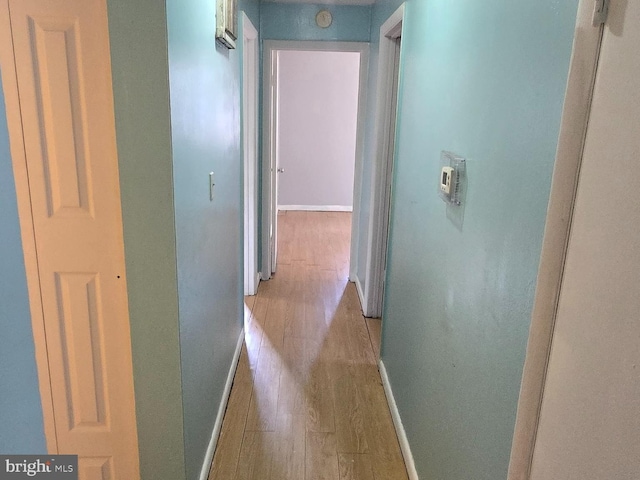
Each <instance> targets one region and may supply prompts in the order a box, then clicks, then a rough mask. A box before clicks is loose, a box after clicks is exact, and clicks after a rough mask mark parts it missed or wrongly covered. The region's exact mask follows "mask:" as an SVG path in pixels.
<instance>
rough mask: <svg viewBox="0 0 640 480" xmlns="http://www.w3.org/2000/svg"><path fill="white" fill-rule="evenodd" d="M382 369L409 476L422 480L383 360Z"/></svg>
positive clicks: (410, 478)
mask: <svg viewBox="0 0 640 480" xmlns="http://www.w3.org/2000/svg"><path fill="white" fill-rule="evenodd" d="M378 366H379V368H380V377H381V378H382V385H383V386H384V393H385V395H386V396H387V403H388V404H389V410H390V411H391V418H393V425H394V426H395V428H396V435H397V436H398V442H400V450H401V451H402V456H403V457H404V463H405V465H406V466H407V474H408V475H409V480H420V479H419V477H418V472H417V471H416V465H415V463H414V461H413V454H412V453H411V447H410V446H409V440H408V439H407V433H406V432H405V430H404V426H403V425H402V419H401V418H400V412H398V406H397V405H396V400H395V398H393V392H392V391H391V384H390V383H389V377H388V376H387V369H386V368H385V366H384V363H383V362H382V359H381V360H380V361H379V362H378Z"/></svg>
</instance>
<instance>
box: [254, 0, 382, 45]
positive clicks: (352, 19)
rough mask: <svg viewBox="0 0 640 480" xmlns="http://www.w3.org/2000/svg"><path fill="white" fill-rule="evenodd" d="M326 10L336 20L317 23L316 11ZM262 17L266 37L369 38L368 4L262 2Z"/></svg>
mask: <svg viewBox="0 0 640 480" xmlns="http://www.w3.org/2000/svg"><path fill="white" fill-rule="evenodd" d="M324 9H327V10H329V11H330V12H331V14H332V15H333V23H332V24H331V26H329V27H328V28H320V27H318V26H317V25H316V13H318V11H319V10H324ZM260 16H261V20H260V22H261V26H260V38H261V39H263V40H336V41H341V42H368V41H369V28H370V26H371V21H370V16H371V7H369V6H354V5H322V4H295V3H270V2H267V3H263V4H262V5H261V8H260Z"/></svg>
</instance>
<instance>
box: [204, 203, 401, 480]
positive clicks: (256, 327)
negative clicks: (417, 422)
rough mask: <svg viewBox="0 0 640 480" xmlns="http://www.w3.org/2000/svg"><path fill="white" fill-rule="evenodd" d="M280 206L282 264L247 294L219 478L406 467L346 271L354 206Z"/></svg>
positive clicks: (336, 475)
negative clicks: (322, 209) (321, 209)
mask: <svg viewBox="0 0 640 480" xmlns="http://www.w3.org/2000/svg"><path fill="white" fill-rule="evenodd" d="M278 217H279V228H278V233H279V239H278V241H279V247H280V249H279V257H278V264H277V273H276V274H275V275H274V277H273V279H272V280H270V281H268V282H262V283H261V284H260V288H259V291H258V294H257V295H256V296H255V297H247V299H246V307H245V313H246V315H245V346H244V348H243V350H242V354H241V357H240V362H239V365H238V370H237V372H236V376H235V380H234V384H233V388H232V391H231V397H230V400H229V406H228V407H227V412H226V414H225V418H224V422H223V426H222V433H221V436H220V439H219V442H218V446H217V449H216V453H215V457H214V461H213V465H212V469H211V472H210V475H209V479H210V480H214V479H215V480H227V479H229V480H232V479H243V480H244V479H247V480H248V479H255V480H269V479H271V480H287V479H290V480H311V479H314V480H315V479H327V480H334V479H335V480H346V479H349V480H360V479H361V480H370V479H378V480H395V479H403V480H406V479H407V474H406V469H405V466H404V462H403V459H402V455H401V453H400V448H399V445H398V441H397V438H396V435H395V431H394V428H393V423H392V420H391V415H390V413H389V409H388V407H387V403H386V399H385V396H384V391H383V387H382V384H381V381H380V375H379V373H378V370H377V367H376V356H377V352H378V345H379V339H380V321H379V320H368V319H365V318H364V317H363V316H362V312H361V309H360V304H359V301H358V297H357V293H356V290H355V287H354V285H353V284H352V283H349V282H348V281H347V276H348V268H349V235H350V222H351V214H349V213H318V212H287V213H285V214H281V215H279V216H278Z"/></svg>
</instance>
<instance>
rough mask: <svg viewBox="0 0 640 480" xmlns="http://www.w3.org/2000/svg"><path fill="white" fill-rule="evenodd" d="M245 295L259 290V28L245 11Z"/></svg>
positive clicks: (243, 122)
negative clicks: (257, 28)
mask: <svg viewBox="0 0 640 480" xmlns="http://www.w3.org/2000/svg"><path fill="white" fill-rule="evenodd" d="M241 21H242V147H243V159H244V163H243V166H244V168H243V172H244V174H243V176H244V195H243V197H244V294H245V295H255V294H256V292H257V290H258V282H259V281H260V278H259V277H258V221H257V220H258V219H257V213H258V68H259V67H258V60H259V51H260V49H259V48H258V31H257V30H256V28H255V27H254V26H253V24H252V23H251V20H249V17H247V15H246V14H245V13H244V12H242V18H241Z"/></svg>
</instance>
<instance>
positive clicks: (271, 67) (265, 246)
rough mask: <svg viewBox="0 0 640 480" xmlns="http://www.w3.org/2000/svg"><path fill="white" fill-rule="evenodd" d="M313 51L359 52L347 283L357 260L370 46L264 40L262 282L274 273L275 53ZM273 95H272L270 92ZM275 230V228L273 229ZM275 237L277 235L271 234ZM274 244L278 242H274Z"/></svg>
mask: <svg viewBox="0 0 640 480" xmlns="http://www.w3.org/2000/svg"><path fill="white" fill-rule="evenodd" d="M282 50H296V51H314V52H318V51H320V52H357V53H360V82H359V87H358V123H357V126H356V152H355V157H356V158H355V171H354V185H353V190H354V191H353V213H352V217H351V218H352V221H351V245H350V252H351V254H350V265H349V280H351V281H355V269H356V259H357V251H358V250H357V249H358V245H357V241H358V222H357V221H356V220H357V219H358V217H359V214H360V191H361V189H362V163H363V152H364V128H365V109H366V103H367V101H366V100H367V99H366V95H367V79H368V71H369V44H368V43H364V42H324V41H307V40H301V41H288V40H265V41H264V46H263V76H262V85H263V90H262V91H263V115H262V244H261V253H262V273H261V276H262V279H263V280H269V278H271V274H272V273H273V272H275V265H274V264H273V263H274V262H273V255H272V252H273V248H275V247H276V245H274V244H272V243H273V242H272V240H271V235H270V232H271V226H272V225H275V224H276V222H277V218H276V216H277V213H278V212H277V209H278V206H277V199H275V193H276V192H275V189H276V187H275V183H276V175H277V172H276V165H275V162H276V160H277V152H276V143H277V142H276V140H277V111H276V108H275V107H276V106H277V101H278V99H277V91H278V84H277V79H278V71H277V62H275V61H274V60H275V58H276V55H277V52H278V51H282ZM272 91H273V92H274V93H273V94H271V93H270V92H272ZM274 228H275V227H274ZM274 238H276V235H275V234H274ZM276 241H277V240H276Z"/></svg>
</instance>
